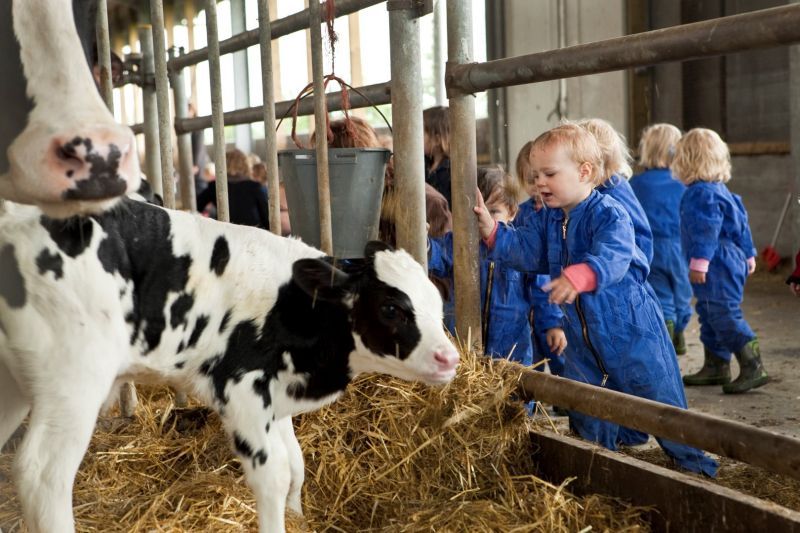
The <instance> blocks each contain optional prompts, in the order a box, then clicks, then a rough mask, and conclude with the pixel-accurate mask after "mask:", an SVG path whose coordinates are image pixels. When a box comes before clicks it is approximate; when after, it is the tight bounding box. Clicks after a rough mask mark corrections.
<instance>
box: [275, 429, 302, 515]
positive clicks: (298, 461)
mask: <svg viewBox="0 0 800 533" xmlns="http://www.w3.org/2000/svg"><path fill="white" fill-rule="evenodd" d="M275 425H276V426H277V428H276V429H277V430H278V431H279V432H280V434H281V440H283V444H284V446H285V447H286V453H287V458H288V460H289V473H290V474H291V483H290V484H289V496H288V498H287V500H286V504H287V505H288V507H289V509H291V510H292V511H294V512H295V513H297V514H299V515H301V516H302V514H303V502H302V490H303V482H304V481H305V476H306V472H305V464H304V462H303V450H302V449H301V448H300V443H299V442H297V437H296V436H295V434H294V426H293V425H292V417H290V416H287V417H286V418H283V419H281V420H278V421H277V422H276V423H275Z"/></svg>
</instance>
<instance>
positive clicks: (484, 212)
mask: <svg viewBox="0 0 800 533" xmlns="http://www.w3.org/2000/svg"><path fill="white" fill-rule="evenodd" d="M472 210H473V211H474V212H475V216H476V217H477V219H478V233H480V235H481V239H488V238H489V237H491V236H492V232H493V231H494V225H495V224H496V223H497V222H495V220H494V219H493V218H492V215H490V214H489V210H488V209H486V203H485V202H484V201H483V195H482V194H481V190H480V189H478V188H476V189H475V207H473V208H472Z"/></svg>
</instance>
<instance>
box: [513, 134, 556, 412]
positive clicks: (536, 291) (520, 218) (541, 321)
mask: <svg viewBox="0 0 800 533" xmlns="http://www.w3.org/2000/svg"><path fill="white" fill-rule="evenodd" d="M532 147H533V141H528V142H527V143H525V145H524V146H523V147H522V149H520V151H519V154H517V163H516V169H517V180H518V181H519V185H520V187H522V189H523V190H524V191H525V193H526V194H527V195H528V196H529V199H528V200H526V201H524V202H522V203H521V204H519V208H518V209H517V215H516V216H515V217H514V225H515V226H524V225H526V224H530V223H532V222H531V219H532V218H534V217H538V216H544V213H543V212H542V207H543V206H542V200H541V198H539V193H538V192H537V190H536V183H535V182H534V180H533V179H532V176H531V173H530V155H531V148H532ZM526 277H527V280H526V283H525V286H526V288H527V291H528V301H529V302H530V304H531V309H530V312H529V321H530V324H531V344H532V346H533V364H534V365H535V367H536V369H537V370H544V364H543V362H544V361H547V366H548V367H549V368H550V372H551V373H552V374H554V375H556V376H562V375H564V356H563V355H560V354H558V353H555V352H553V350H551V349H550V346H551V345H552V344H554V341H555V340H556V339H553V336H554V335H556V334H557V333H558V331H559V330H561V327H562V325H561V321H562V319H563V318H564V314H563V313H562V312H561V309H560V308H559V307H558V306H557V305H553V304H551V303H550V302H549V301H548V296H547V293H546V292H544V290H543V289H542V287H544V286H545V285H547V284H548V283H550V276H548V275H546V274H526ZM561 331H562V332H563V330H561ZM548 335H549V336H550V338H548ZM555 411H556V412H557V413H558V414H560V413H561V412H562V411H561V410H560V409H559V408H555Z"/></svg>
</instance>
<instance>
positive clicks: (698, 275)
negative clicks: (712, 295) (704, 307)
mask: <svg viewBox="0 0 800 533" xmlns="http://www.w3.org/2000/svg"><path fill="white" fill-rule="evenodd" d="M689 282H691V283H697V284H700V285H702V284H703V283H705V282H706V273H705V272H700V271H698V270H690V271H689Z"/></svg>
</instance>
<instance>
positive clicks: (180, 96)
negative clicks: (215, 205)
mask: <svg viewBox="0 0 800 533" xmlns="http://www.w3.org/2000/svg"><path fill="white" fill-rule="evenodd" d="M181 50H183V49H181ZM175 55H176V54H175V49H174V48H171V49H170V58H172V57H175ZM184 70H185V69H180V70H174V71H171V72H170V84H171V85H172V90H173V91H174V92H173V94H174V96H175V118H176V119H181V118H186V117H187V116H188V115H189V98H188V97H187V96H186V82H185V79H184ZM193 164H194V161H192V134H191V133H181V134H180V135H178V176H179V179H180V181H179V186H178V189H180V191H181V207H182V208H183V209H188V210H189V211H192V212H195V211H197V198H196V196H195V190H194V172H193V170H192V167H193Z"/></svg>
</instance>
